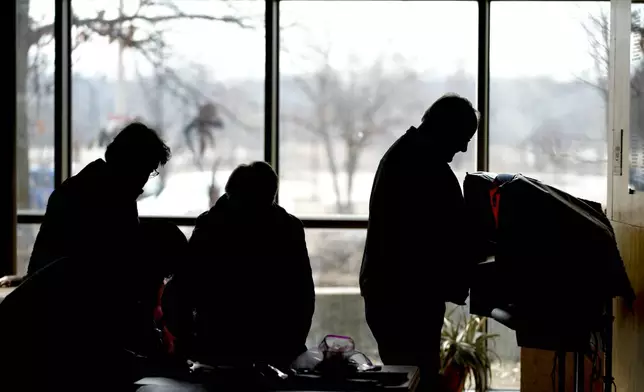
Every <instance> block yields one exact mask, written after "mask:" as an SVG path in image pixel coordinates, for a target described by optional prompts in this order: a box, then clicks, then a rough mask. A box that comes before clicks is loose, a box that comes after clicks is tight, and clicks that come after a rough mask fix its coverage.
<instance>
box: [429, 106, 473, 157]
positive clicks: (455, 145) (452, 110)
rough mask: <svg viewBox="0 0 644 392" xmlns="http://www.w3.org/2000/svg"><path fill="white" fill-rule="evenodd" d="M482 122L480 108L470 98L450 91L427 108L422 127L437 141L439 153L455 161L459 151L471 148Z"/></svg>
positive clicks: (437, 151) (436, 146)
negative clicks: (470, 145)
mask: <svg viewBox="0 0 644 392" xmlns="http://www.w3.org/2000/svg"><path fill="white" fill-rule="evenodd" d="M478 123H479V116H478V112H477V111H476V109H474V107H473V106H472V103H471V102H470V101H469V100H468V99H466V98H463V97H461V96H459V95H457V94H446V95H443V96H442V97H440V98H439V99H438V100H436V102H434V103H433V104H432V106H430V107H429V109H427V111H426V112H425V114H424V115H423V118H422V123H421V125H420V126H419V127H418V129H419V130H420V131H421V133H422V134H424V135H425V136H427V137H428V138H429V139H431V140H432V142H433V143H434V144H435V148H436V151H435V153H438V154H440V156H441V159H445V160H446V161H447V162H451V161H452V159H454V155H456V153H459V152H466V151H467V145H468V144H469V142H470V140H472V137H473V136H474V134H475V133H476V129H477V128H478Z"/></svg>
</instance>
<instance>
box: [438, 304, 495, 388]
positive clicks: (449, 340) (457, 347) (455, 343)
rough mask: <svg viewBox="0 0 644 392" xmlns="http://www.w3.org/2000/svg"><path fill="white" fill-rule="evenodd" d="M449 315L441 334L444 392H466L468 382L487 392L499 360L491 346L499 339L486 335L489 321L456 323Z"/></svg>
mask: <svg viewBox="0 0 644 392" xmlns="http://www.w3.org/2000/svg"><path fill="white" fill-rule="evenodd" d="M453 313H454V310H452V311H451V312H449V313H448V314H447V315H446V316H445V318H444V321H443V331H442V334H441V351H440V353H441V384H442V385H441V390H442V391H443V392H462V391H463V390H464V388H465V383H466V381H467V380H468V377H469V379H470V381H471V382H472V383H473V384H474V385H473V387H474V390H475V391H476V392H486V391H487V390H488V388H489V386H490V379H491V376H492V360H493V359H494V358H497V355H496V353H494V352H493V351H492V350H491V349H490V348H489V346H488V343H489V342H490V341H493V340H494V339H496V337H497V336H498V335H496V334H488V333H486V332H485V322H486V318H485V317H478V316H473V315H472V316H469V317H465V315H463V316H462V317H460V318H459V319H458V320H457V321H454V318H452V314H453Z"/></svg>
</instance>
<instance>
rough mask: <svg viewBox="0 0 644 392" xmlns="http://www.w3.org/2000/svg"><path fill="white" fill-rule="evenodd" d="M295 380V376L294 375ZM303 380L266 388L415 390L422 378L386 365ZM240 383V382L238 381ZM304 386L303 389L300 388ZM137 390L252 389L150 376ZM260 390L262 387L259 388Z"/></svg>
mask: <svg viewBox="0 0 644 392" xmlns="http://www.w3.org/2000/svg"><path fill="white" fill-rule="evenodd" d="M291 379H292V378H291ZM297 379H300V380H299V381H295V382H293V383H292V384H291V385H290V386H289V387H286V388H283V389H281V388H279V387H276V388H263V390H264V391H272V392H281V391H285V392H286V391H288V392H331V391H333V392H348V391H377V390H380V391H390V392H394V391H400V392H414V391H415V390H416V386H417V384H418V381H419V375H418V369H417V368H415V367H411V366H383V368H382V370H380V371H375V372H363V373H360V374H358V375H357V376H356V377H351V378H350V380H349V381H346V380H342V381H338V382H336V381H329V380H328V379H324V378H321V377H319V376H316V375H302V376H297ZM365 380H379V381H382V384H381V385H378V386H376V384H373V383H366V382H365ZM235 384H236V383H235ZM300 385H301V388H300ZM136 386H137V387H138V389H136V391H137V392H165V391H178V392H210V391H217V392H220V391H221V392H228V391H231V392H232V391H244V392H246V391H248V389H249V388H248V386H247V385H243V384H242V383H241V382H240V385H239V386H234V385H231V384H230V383H228V384H226V385H225V386H224V385H221V384H218V385H217V386H214V385H206V384H205V383H199V382H196V381H194V382H193V381H186V380H179V379H172V378H165V377H146V378H142V379H141V380H139V381H137V383H136ZM258 390H260V388H258Z"/></svg>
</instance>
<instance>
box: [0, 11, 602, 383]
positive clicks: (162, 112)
mask: <svg viewBox="0 0 644 392" xmlns="http://www.w3.org/2000/svg"><path fill="white" fill-rule="evenodd" d="M609 20H610V18H609V3H608V2H601V1H586V2H572V1H559V2H551V1H548V2H545V1H544V2H532V1H503V0H498V1H489V0H488V1H485V0H479V1H430V0H427V1H340V0H338V1H321V0H320V1H305V0H300V1H295V0H293V1H291V0H281V1H277V0H268V1H262V0H257V1H252V0H236V1H225V0H168V1H164V2H151V1H146V0H17V2H16V21H17V23H16V28H17V30H16V46H17V51H16V134H15V136H16V140H15V144H16V150H15V154H16V166H15V182H16V186H15V192H14V197H15V202H16V207H17V223H18V225H17V230H16V238H15V241H14V242H15V244H13V247H14V248H13V249H14V250H13V253H14V254H15V255H16V257H15V260H14V261H10V260H7V261H4V260H3V261H2V262H3V263H4V264H2V265H1V267H2V271H0V272H4V273H6V272H17V273H23V272H24V271H25V269H26V263H27V260H28V256H29V252H30V248H31V246H32V244H33V240H34V238H35V235H36V233H37V229H38V225H39V223H40V222H41V221H42V215H43V213H44V208H45V207H46V201H47V198H48V195H49V194H50V193H51V191H52V189H53V188H54V187H55V186H56V185H57V184H59V183H60V182H61V181H63V180H64V179H65V178H67V177H68V176H70V175H72V174H74V173H76V172H78V170H80V169H81V168H82V167H83V166H84V165H86V164H87V163H89V162H91V161H92V160H94V159H97V158H100V157H101V156H102V154H103V152H104V148H105V145H106V142H108V141H109V140H110V137H111V136H112V135H113V134H114V132H115V131H116V130H117V129H119V127H120V126H122V125H123V124H124V123H125V122H127V121H129V120H132V119H137V118H138V119H141V120H142V121H144V122H146V123H148V124H149V125H151V126H152V127H154V128H156V129H157V130H159V132H161V133H162V134H163V136H164V138H165V139H166V140H167V142H168V143H169V144H170V146H171V147H172V150H173V159H172V160H171V162H170V164H169V165H168V166H167V167H166V168H164V169H163V170H162V171H161V173H160V175H159V176H158V177H156V178H154V179H153V180H152V181H150V183H149V184H148V186H147V187H146V190H145V193H144V195H143V197H142V198H141V199H140V201H139V211H140V214H141V215H142V216H143V217H144V219H145V218H146V217H150V219H153V217H171V218H172V219H173V220H174V221H175V222H176V223H177V224H179V225H181V226H182V227H184V228H185V231H186V233H188V234H189V233H190V230H191V229H190V228H191V226H192V225H193V224H194V221H195V217H196V216H197V215H198V214H199V213H201V212H202V211H204V210H206V209H208V208H209V206H210V205H211V204H212V203H213V200H214V199H216V198H217V197H218V195H220V194H221V193H222V188H223V186H224V185H225V183H226V180H227V177H228V175H229V173H230V172H231V170H232V169H233V168H234V167H235V166H236V165H238V164H239V163H242V162H248V161H251V160H260V159H264V160H266V161H267V162H270V163H271V164H272V165H273V166H274V167H275V168H276V170H277V171H278V173H279V176H280V179H281V186H280V192H279V201H280V204H282V205H283V206H284V207H285V208H286V209H287V210H288V211H290V212H292V213H294V214H295V215H297V216H299V217H300V218H302V219H303V221H304V224H305V226H306V230H307V243H308V247H309V252H310V254H311V262H312V264H313V270H314V274H315V281H316V286H317V291H318V304H317V311H316V315H315V321H314V326H313V329H312V332H311V336H310V339H309V343H310V344H316V343H317V341H319V340H320V339H321V337H322V336H323V335H325V334H327V333H332V332H333V333H344V334H349V335H351V336H353V337H354V338H356V341H357V344H358V347H359V348H361V349H363V350H364V351H365V352H367V353H368V354H370V355H373V356H377V350H376V346H375V342H374V341H373V338H372V336H371V335H370V333H369V330H368V328H367V326H366V323H365V321H364V317H363V314H364V312H363V309H362V302H361V300H360V297H359V293H358V290H357V276H358V271H359V265H360V258H361V252H362V247H363V245H364V236H365V229H366V226H367V220H366V219H367V205H368V199H369V193H370V188H371V181H372V177H373V174H374V172H375V170H376V168H377V165H378V160H379V159H380V157H381V155H382V153H383V152H384V151H385V150H386V149H387V147H388V146H389V145H390V144H391V143H392V142H393V141H394V140H395V139H396V138H397V137H398V136H400V135H401V134H402V133H403V132H404V131H405V130H406V129H407V128H408V127H409V126H410V125H416V124H418V122H419V121H420V117H421V116H422V114H423V111H424V110H425V109H426V107H427V106H428V105H429V104H430V103H431V102H432V101H433V100H434V99H436V98H437V97H439V96H440V95H442V94H443V93H445V92H457V93H459V94H461V95H464V96H466V97H468V98H470V99H471V100H472V102H473V103H474V104H475V106H476V107H477V109H478V110H479V111H480V112H481V125H480V129H479V132H478V134H477V137H475V139H474V140H473V141H472V144H471V145H470V149H469V150H468V152H467V153H465V154H462V155H460V156H457V159H455V160H454V162H453V163H452V166H453V169H454V171H455V172H456V173H457V175H458V176H459V177H460V178H461V179H462V178H463V177H464V175H465V173H466V172H471V171H475V170H492V171H496V172H524V173H526V174H529V175H531V176H533V177H536V178H539V179H542V180H543V181H545V182H547V183H550V184H553V185H555V186H558V187H560V188H562V189H564V190H566V191H568V192H571V193H572V194H574V195H576V196H580V197H584V198H587V199H592V200H596V201H599V202H602V203H605V201H606V166H607V165H606V161H607V154H606V150H607V149H606V134H607V121H608V118H607V114H606V113H607V107H608V105H607V100H608V83H607V80H608V59H609V56H608V43H609V37H610V36H609V33H608V31H609V30H608V28H609V26H608V21H609ZM206 113H209V115H210V116H211V117H213V118H215V119H216V122H218V123H219V126H218V127H214V128H212V129H199V128H197V127H194V126H193V123H194V120H195V118H197V117H198V116H200V115H204V114H206ZM449 278H450V279H458V277H449ZM488 328H489V329H490V330H491V331H494V332H497V333H499V334H500V338H499V339H498V342H497V344H496V347H495V349H496V351H497V353H498V354H499V356H500V358H501V362H500V363H498V364H496V365H495V370H494V381H493V384H494V386H495V387H496V388H503V389H518V387H519V350H518V348H517V347H516V344H515V342H514V334H513V333H511V331H509V330H507V329H505V328H504V327H502V326H500V325H498V324H495V323H493V322H490V323H489V326H488ZM410 343H412V344H413V342H410Z"/></svg>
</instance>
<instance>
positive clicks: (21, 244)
mask: <svg viewBox="0 0 644 392" xmlns="http://www.w3.org/2000/svg"><path fill="white" fill-rule="evenodd" d="M39 229H40V225H28V224H18V226H17V231H16V275H20V276H24V275H26V274H27V266H28V265H29V257H31V249H32V248H33V246H34V242H36V235H37V234H38V230H39Z"/></svg>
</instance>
